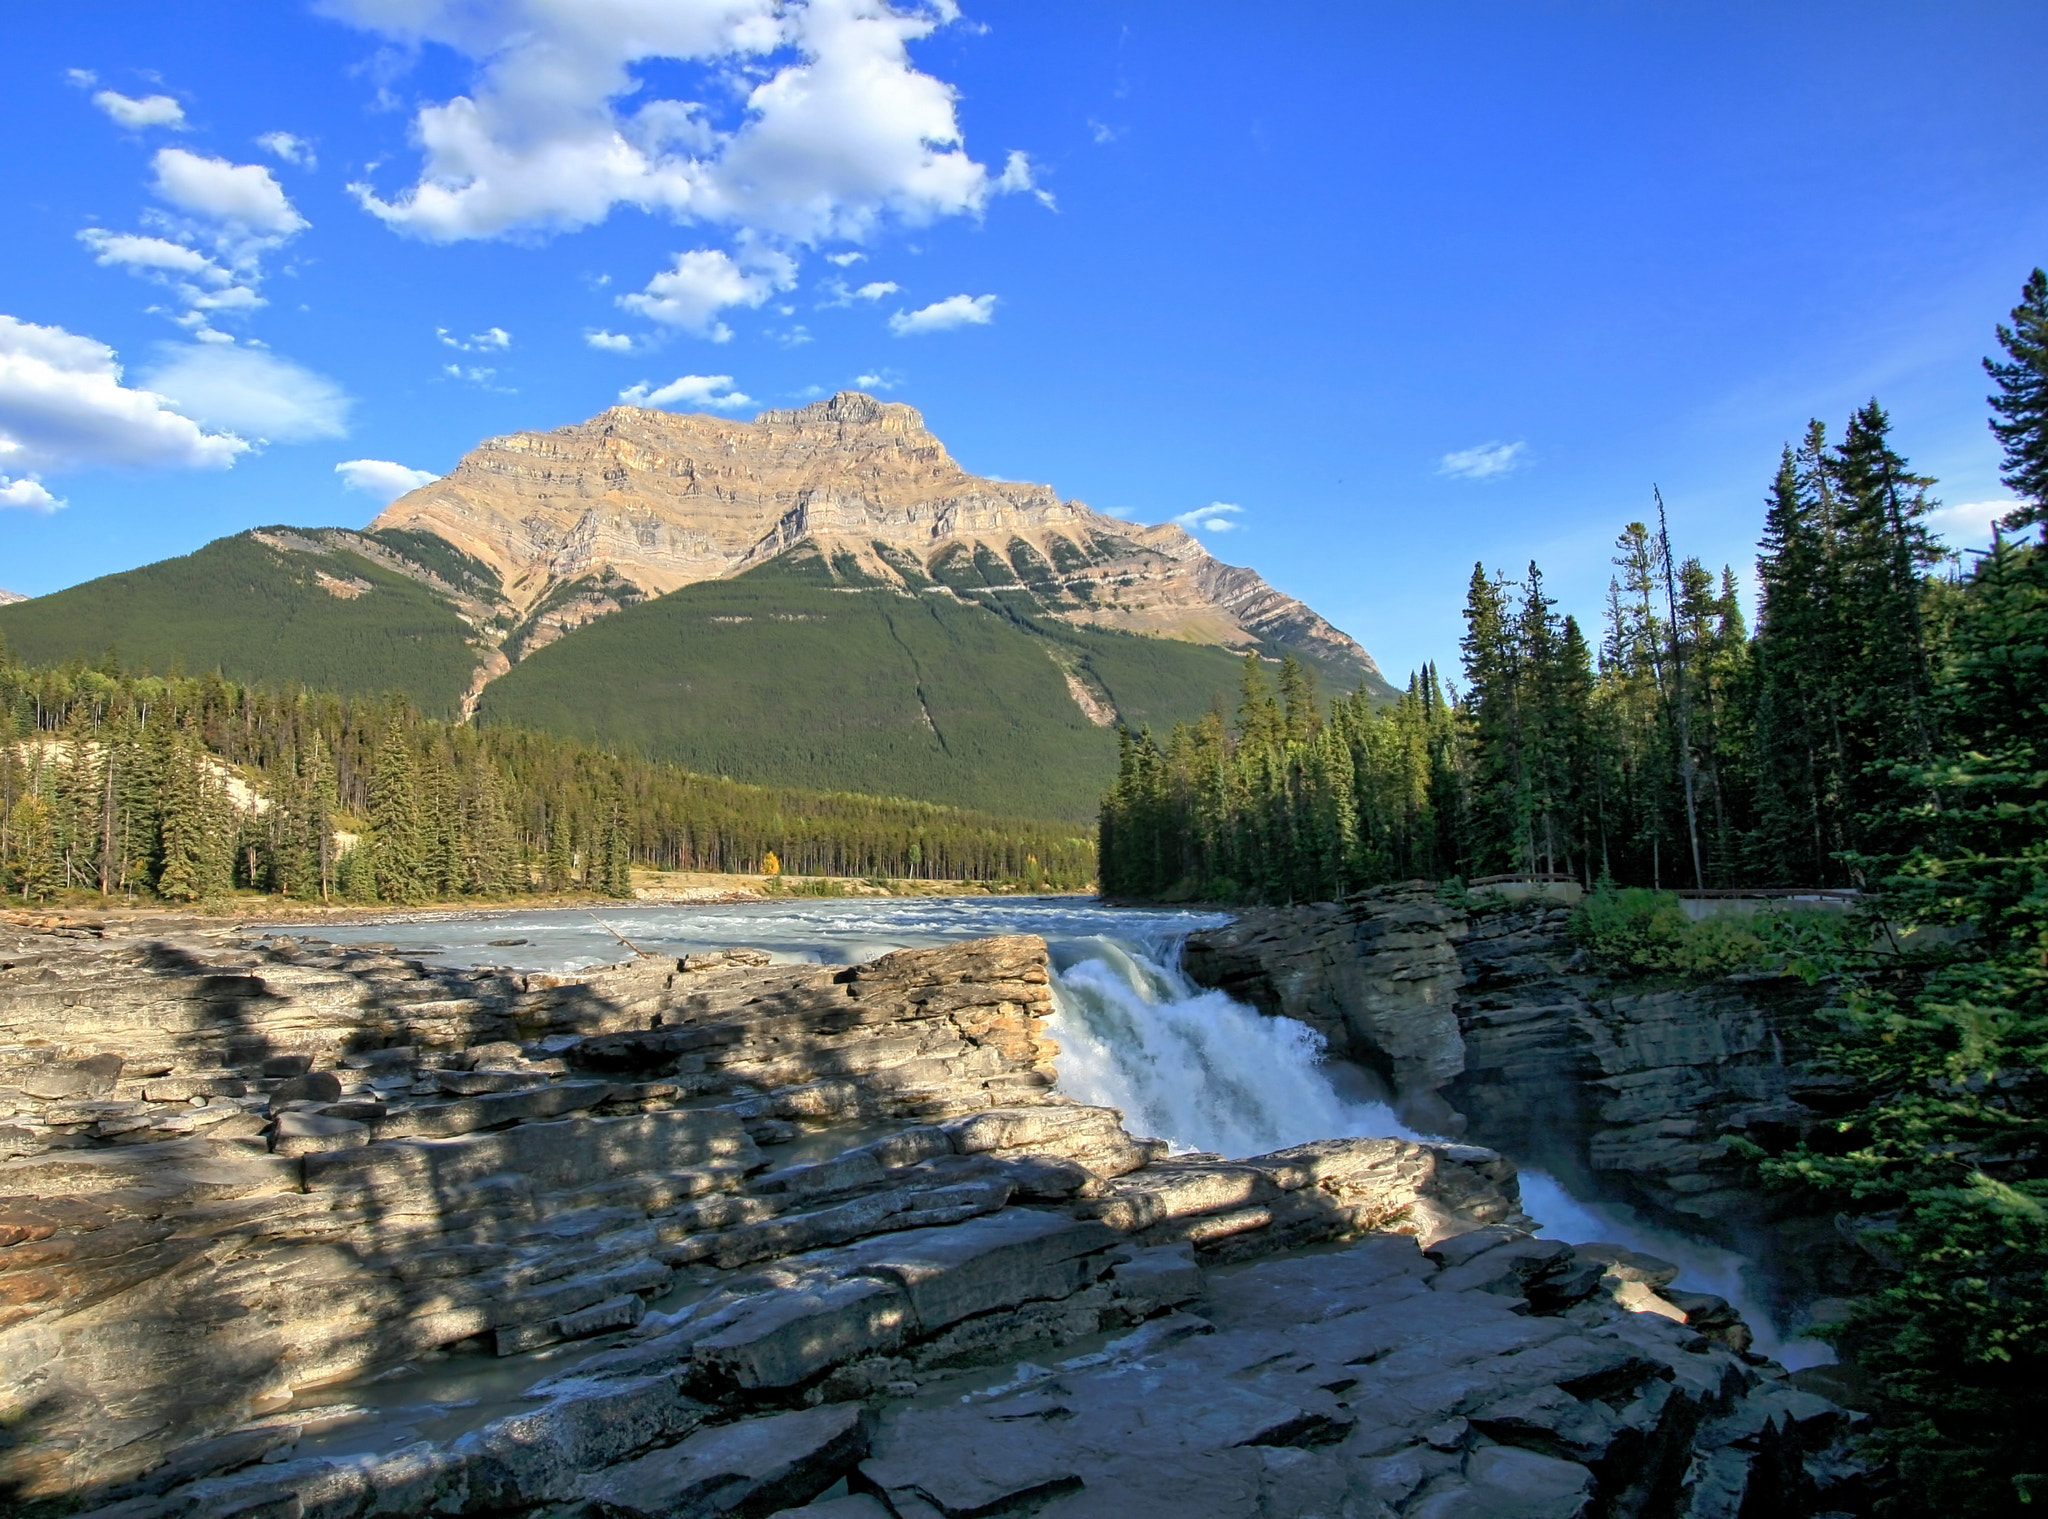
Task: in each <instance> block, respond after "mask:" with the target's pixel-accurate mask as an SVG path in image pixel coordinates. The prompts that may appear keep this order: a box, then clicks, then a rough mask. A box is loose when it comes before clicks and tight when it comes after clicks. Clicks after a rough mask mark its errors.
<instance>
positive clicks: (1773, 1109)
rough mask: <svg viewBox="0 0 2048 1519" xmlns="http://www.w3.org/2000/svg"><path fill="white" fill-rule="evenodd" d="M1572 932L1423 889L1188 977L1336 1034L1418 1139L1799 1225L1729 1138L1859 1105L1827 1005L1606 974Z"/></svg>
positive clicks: (1271, 922)
mask: <svg viewBox="0 0 2048 1519" xmlns="http://www.w3.org/2000/svg"><path fill="white" fill-rule="evenodd" d="M1568 921H1569V912H1568V910H1567V909H1565V908H1563V907H1560V906H1556V905H1551V904H1545V903H1542V902H1532V903H1524V904H1520V905H1509V904H1493V903H1488V902H1486V901H1485V899H1484V898H1480V899H1478V905H1475V906H1470V907H1468V906H1463V905H1453V904H1451V903H1450V902H1448V901H1446V900H1444V899H1442V898H1440V897H1439V895H1438V894H1437V893H1436V891H1435V890H1434V889H1432V888H1429V887H1426V886H1423V885H1421V884H1419V883H1411V884H1408V885H1403V886H1393V887H1385V888H1381V889H1379V890H1375V891H1370V892H1365V893H1362V894H1361V895H1359V896H1356V897H1353V898H1351V899H1349V900H1347V901H1345V902H1343V903H1341V904H1337V903H1323V904H1317V905H1313V906H1307V907H1298V908H1273V909H1249V910H1246V911H1245V912H1243V913H1241V914H1240V915H1239V916H1238V917H1237V919H1236V920H1235V921H1234V922H1232V923H1231V924H1229V925H1228V926H1226V927H1223V928H1217V929H1210V930H1206V931H1204V932H1202V933H1198V934H1196V935H1194V936H1193V937H1192V938H1190V939H1189V941H1188V943H1187V947H1186V950H1185V954H1184V961H1183V963H1184V967H1185V969H1186V970H1187V972H1188V974H1189V975H1190V976H1191V977H1192V978H1193V979H1194V980H1196V981H1197V982H1200V983H1201V984H1203V985H1206V986H1215V987H1220V988H1222V989H1224V990H1226V991H1228V992H1230V993H1231V994H1232V995H1233V996H1235V997H1237V998H1239V999H1240V1000H1242V1001H1246V1002H1249V1003H1251V1004H1252V1005H1254V1006H1256V1007H1258V1008H1260V1009H1261V1010H1263V1011H1265V1012H1267V1013H1272V1014H1279V1015H1284V1016H1287V1017H1290V1018H1298V1019H1300V1020H1301V1021H1303V1022H1305V1023H1308V1024H1310V1025H1311V1026H1313V1027H1315V1028H1316V1029H1318V1030H1319V1031H1321V1032H1322V1033H1323V1034H1324V1035H1325V1037H1326V1038H1327V1039H1328V1040H1329V1046H1330V1048H1331V1050H1332V1051H1334V1052H1336V1053H1338V1054H1341V1055H1344V1056H1346V1057H1348V1058H1350V1059H1352V1060H1354V1061H1356V1062H1358V1063H1359V1064H1361V1065H1363V1066H1365V1067H1367V1068H1368V1069H1370V1070H1372V1071H1374V1072H1376V1073H1377V1074H1378V1075H1379V1076H1380V1077H1381V1078H1382V1079H1383V1080H1384V1081H1385V1082H1386V1084H1387V1086H1388V1087H1389V1089H1390V1090H1391V1091H1392V1092H1393V1093H1394V1094H1395V1097H1396V1100H1397V1101H1398V1102H1399V1103H1400V1105H1401V1109H1402V1111H1403V1112H1404V1113H1405V1114H1406V1115H1408V1116H1409V1118H1410V1120H1411V1122H1413V1123H1414V1124H1415V1125H1416V1126H1417V1127H1420V1128H1423V1129H1425V1130H1434V1131H1436V1132H1444V1131H1445V1130H1446V1129H1447V1128H1449V1129H1453V1130H1456V1131H1457V1132H1462V1133H1465V1134H1469V1135H1471V1136H1473V1137H1476V1138H1478V1139H1480V1140H1482V1141H1483V1142H1484V1143H1486V1144H1489V1145H1494V1146H1498V1147H1500V1148H1502V1149H1505V1150H1508V1151H1510V1152H1511V1153H1513V1154H1514V1155H1516V1156H1517V1157H1518V1158H1519V1159H1521V1160H1522V1161H1523V1162H1524V1163H1526V1164H1529V1165H1532V1166H1540V1167H1542V1168H1543V1169H1545V1170H1549V1171H1551V1172H1553V1173H1554V1174H1557V1175H1559V1176H1560V1177H1561V1178H1563V1179H1564V1180H1565V1181H1567V1183H1570V1182H1573V1181H1577V1182H1580V1183H1582V1184H1584V1185H1585V1186H1588V1187H1590V1188H1591V1189H1593V1190H1595V1191H1596V1192H1598V1193H1599V1194H1600V1195H1603V1196H1607V1197H1612V1198H1617V1199H1619V1200H1622V1201H1625V1202H1629V1203H1632V1204H1635V1205H1637V1206H1640V1207H1643V1208H1646V1209H1648V1210H1649V1211H1650V1212H1651V1213H1652V1214H1653V1215H1660V1216H1662V1217H1664V1218H1667V1219H1670V1220H1673V1221H1678V1222H1684V1223H1688V1224H1691V1225H1693V1226H1695V1227H1702V1226H1713V1227H1714V1228H1716V1229H1718V1230H1720V1231H1721V1232H1734V1233H1740V1232H1742V1231H1745V1230H1754V1229H1759V1228H1763V1227H1765V1226H1771V1227H1777V1226H1779V1225H1780V1224H1782V1223H1783V1222H1784V1218H1783V1216H1782V1214H1781V1212H1780V1210H1779V1208H1778V1206H1777V1204H1776V1203H1775V1202H1774V1200H1773V1199H1772V1198H1770V1197H1769V1196H1767V1195H1766V1194H1764V1193H1763V1192H1761V1191H1760V1190H1759V1189H1758V1188H1757V1187H1756V1186H1755V1185H1754V1183H1753V1180H1752V1175H1751V1172H1750V1169H1749V1167H1748V1166H1747V1165H1746V1164H1745V1163H1744V1162H1743V1161H1742V1159H1741V1158H1740V1156H1739V1155H1738V1154H1737V1153H1736V1152H1735V1149H1734V1148H1733V1147H1732V1146H1731V1145H1730V1144H1729V1140H1730V1138H1731V1137H1735V1136H1750V1137H1755V1138H1758V1139H1764V1138H1769V1139H1772V1140H1774V1141H1775V1140H1778V1139H1782V1138H1783V1137H1785V1136H1786V1135H1788V1134H1797V1133H1800V1132H1803V1131H1804V1130H1806V1129H1809V1128H1811V1127H1813V1126H1815V1125H1817V1124H1820V1123H1823V1122H1825V1121H1826V1120H1827V1118H1828V1116H1829V1115H1830V1113H1831V1112H1833V1111H1835V1110H1836V1108H1837V1106H1838V1105H1839V1103H1840V1102H1841V1101H1843V1100H1844V1099H1845V1098H1846V1097H1847V1095H1848V1094H1847V1092H1846V1091H1845V1088H1844V1083H1843V1079H1842V1078H1841V1077H1839V1076H1834V1075H1829V1074H1825V1073H1822V1072H1820V1071H1818V1070H1816V1069H1815V1068H1814V1067H1813V1065H1812V1063H1811V1058H1812V1055H1813V1052H1814V1047H1815V1039H1816V1035H1817V1033H1818V1032H1819V1027H1820V1026H1819V1022H1818V1018H1817V1014H1818V1012H1819V1010H1820V1008H1821V1005H1822V1002H1823V998H1824V992H1823V991H1822V990H1821V989H1819V988H1815V987H1811V986H1808V985H1807V984H1806V983H1804V982H1802V981H1800V980H1798V979H1796V978H1793V977H1789V976H1778V975H1747V976H1731V977H1727V978H1725V979H1723V980H1720V981H1716V982H1713V983H1711V984H1707V985H1699V986H1666V987H1652V988H1648V989H1646V988H1645V987H1644V986H1643V985H1642V984H1640V983H1629V982H1625V981H1615V980H1611V979H1608V978H1603V977H1601V976H1599V975H1597V974H1595V973H1594V972H1593V971H1592V969H1591V967H1590V966H1589V965H1588V964H1587V963H1586V961H1585V959H1584V957H1583V956H1581V955H1580V954H1578V953H1577V952H1576V950H1575V948H1574V946H1573V945H1572V943H1571V942H1570V940H1569V938H1568V936H1567V934H1566V926H1567V923H1568Z"/></svg>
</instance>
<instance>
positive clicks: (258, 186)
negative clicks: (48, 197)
mask: <svg viewBox="0 0 2048 1519" xmlns="http://www.w3.org/2000/svg"><path fill="white" fill-rule="evenodd" d="M151 163H152V166H153V167H154V168H155V171H156V183H155V190H156V193H157V195H158V196H159V197H160V198H162V199H163V200H164V201H165V202H166V203H167V204H168V205H171V206H173V207H175V208H176V209H177V211H179V212H182V213H184V214H183V215H171V214H167V213H165V212H161V211H152V212H150V213H148V214H147V216H146V217H145V221H146V222H148V223H149V224H150V225H151V226H152V228H153V230H152V231H151V232H149V233H140V232H114V231H110V230H108V229H107V228H104V227H87V228H85V229H84V230H83V231H81V232H80V233H79V234H78V236H79V240H80V241H81V242H83V243H84V244H85V245H86V246H87V247H88V248H90V249H92V250H93V254H94V256H95V259H96V261H97V262H98V263H100V264H102V265H105V266H107V267H110V268H123V269H126V270H127V271H128V272H129V273H130V274H134V275H138V276H140V277H141V278H143V279H146V280H149V281H151V282H152V283H154V284H158V285H163V286H166V287H168V288H169V289H171V290H173V291H175V292H176V293H177V296H178V300H179V303H180V305H181V306H182V307H183V308H184V309H183V311H182V312H181V313H180V314H178V315H177V316H175V317H174V318H173V320H175V321H176V322H177V323H178V324H179V325H180V326H182V327H184V328H185V329H186V330H187V331H188V332H190V333H191V334H192V336H193V337H195V338H196V339H198V340H199V341H201V342H210V343H230V342H232V341H233V339H232V338H231V337H229V336H228V334H226V333H224V332H221V331H219V330H218V329H217V328H215V327H214V326H213V323H214V321H215V320H216V319H217V318H219V317H223V316H238V315H246V314H247V313H249V312H251V311H254V310H256V309H257V308H258V307H260V306H262V305H264V304H265V302H264V299H263V297H262V295H261V294H260V293H259V289H258V287H259V286H260V285H261V283H262V279H263V259H264V258H265V256H266V255H268V254H270V253H272V252H274V251H276V250H277V249H278V248H281V247H283V246H284V245H285V244H286V243H287V242H289V241H290V240H291V239H292V238H294V237H296V236H297V235H298V234H299V233H300V232H301V231H303V230H304V228H305V227H306V225H307V223H306V219H305V218H304V217H302V216H300V215H299V213H298V209H297V208H296V207H295V206H293V205H292V203H291V201H290V199H288V198H287V197H286V195H285V193H284V190H283V189H282V187H280V186H279V184H278V182H277V181H276V180H275V179H274V178H272V176H271V173H270V171H269V170H268V169H266V168H264V167H263V166H262V165H260V164H235V163H230V162H229V161H228V160H226V159H224V158H207V157H205V156H203V155H201V154H198V153H188V152H186V151H185V149H183V148H164V149H162V150H160V151H159V152H158V153H157V155H156V157H155V158H154V159H152V160H151Z"/></svg>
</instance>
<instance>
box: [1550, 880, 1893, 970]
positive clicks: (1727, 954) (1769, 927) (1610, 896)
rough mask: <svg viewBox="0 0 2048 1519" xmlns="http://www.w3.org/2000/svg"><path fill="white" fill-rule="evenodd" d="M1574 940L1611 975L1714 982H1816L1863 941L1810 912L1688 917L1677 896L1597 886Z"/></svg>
mask: <svg viewBox="0 0 2048 1519" xmlns="http://www.w3.org/2000/svg"><path fill="white" fill-rule="evenodd" d="M1571 936H1572V939H1573V941H1574V942H1575V943H1577V944H1578V945H1579V947H1580V948H1582V949H1584V950H1585V951H1586V953H1587V955H1588V957H1589V958H1591V960H1592V961H1593V963H1594V964H1595V965H1596V966H1598V967H1599V968H1600V969H1601V970H1603V971H1606V972H1608V973H1610V974H1615V975H1630V976H1678V977H1681V978H1683V979H1685V980H1688V981H1711V980H1713V979H1714V978H1715V977H1717V976H1728V975H1733V974H1735V973H1736V972H1738V971H1761V970H1776V971H1790V972H1793V973H1796V974H1813V973H1815V972H1816V971H1817V969H1818V968H1819V967H1820V966H1822V965H1825V964H1828V963H1832V962H1833V961H1835V960H1838V959H1839V958H1840V957H1841V956H1842V954H1844V953H1845V952H1847V951H1849V950H1852V949H1853V948H1855V947H1856V945H1857V943H1858V941H1859V940H1863V939H1866V938H1867V935H1866V934H1865V933H1864V932H1863V929H1862V928H1861V926H1860V924H1859V922H1858V920H1857V919H1855V918H1853V917H1851V916H1849V915H1846V914H1842V913H1830V912H1824V911H1820V910H1817V909H1813V908H1794V909H1789V910H1783V911H1765V912H1759V913H1757V914H1756V915H1755V916H1754V917H1751V918H1747V919H1742V918H1707V919H1705V920H1704V921H1702V922H1698V923H1695V922H1693V921H1692V920H1691V919H1690V918H1688V917H1686V915H1685V909H1684V907H1683V906H1681V905H1680V903H1679V900H1678V896H1677V894H1676V893H1675V892H1669V891H1650V890H1647V889H1645V888H1643V887H1639V886H1632V887H1629V888H1627V889H1626V890H1616V889H1615V888H1613V887H1611V886H1602V887H1600V888H1599V889H1598V890H1596V891H1594V892H1593V894H1592V895H1591V896H1589V897H1587V898H1586V899H1585V900H1584V901H1583V902H1581V903H1580V904H1579V905H1578V908H1577V909H1576V910H1575V911H1574V912H1573V913H1572V922H1571Z"/></svg>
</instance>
